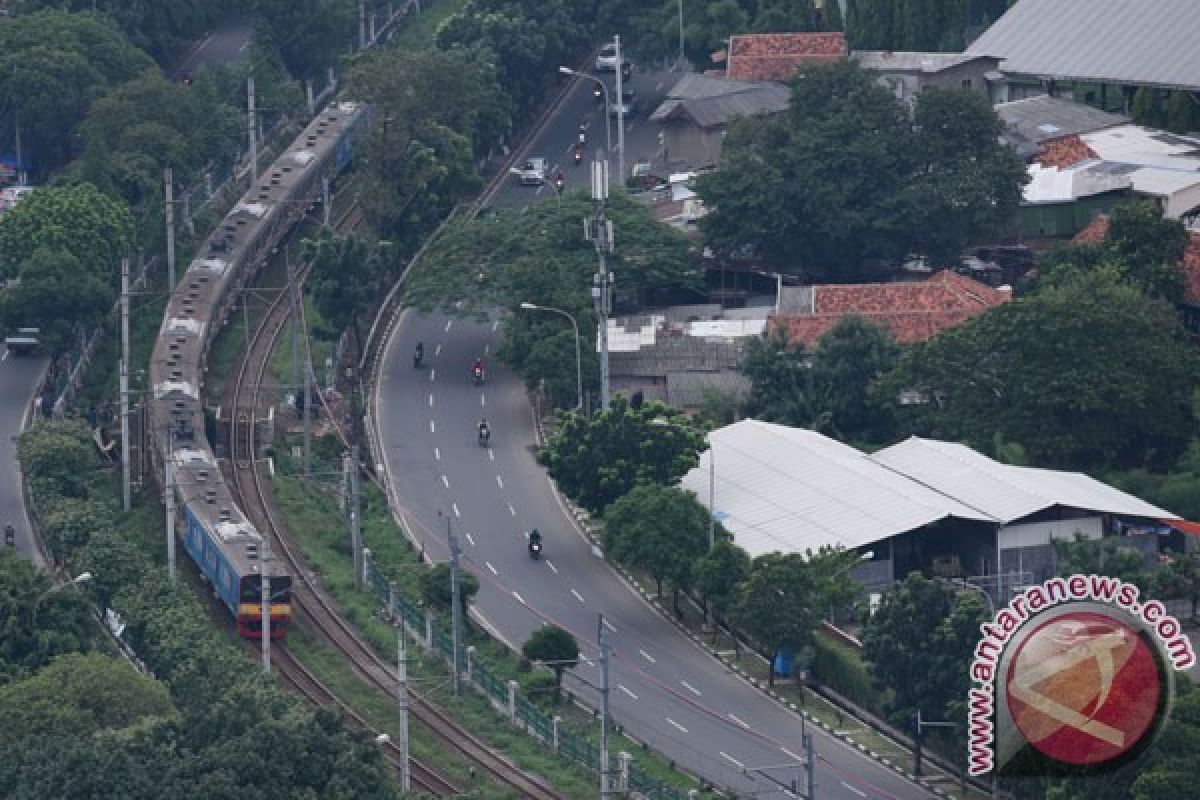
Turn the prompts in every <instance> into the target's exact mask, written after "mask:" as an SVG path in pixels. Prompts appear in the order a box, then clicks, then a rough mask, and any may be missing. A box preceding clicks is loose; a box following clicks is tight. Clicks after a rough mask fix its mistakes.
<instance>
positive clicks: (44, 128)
mask: <svg viewBox="0 0 1200 800" xmlns="http://www.w3.org/2000/svg"><path fill="white" fill-rule="evenodd" d="M151 66H153V62H151V60H150V59H149V57H147V56H146V54H145V53H142V52H141V51H139V50H138V49H137V48H136V47H134V46H133V45H132V44H130V43H129V40H127V39H126V38H125V37H124V35H122V33H121V32H120V31H119V30H117V28H116V27H115V26H114V25H113V24H112V23H111V22H110V21H109V20H107V19H105V18H103V17H101V16H98V15H93V14H68V13H66V12H63V11H58V10H53V11H41V12H38V13H34V14H20V15H15V16H13V17H11V18H9V19H6V20H5V21H4V25H2V26H0V97H3V98H6V102H5V103H4V105H3V106H2V107H0V131H2V132H3V135H4V138H5V140H6V141H13V140H14V139H15V129H16V126H17V124H18V123H19V124H20V127H21V142H22V145H23V147H24V153H23V158H24V166H25V168H26V169H29V167H30V164H32V165H33V167H34V170H33V171H35V172H48V171H50V170H52V169H54V168H56V167H58V166H61V165H62V164H64V163H66V162H67V161H68V160H70V158H71V157H72V155H73V152H72V151H73V149H74V148H75V146H76V141H75V139H74V135H75V132H76V127H77V126H78V124H79V123H80V122H81V121H82V120H83V117H84V115H85V114H86V113H87V110H88V106H89V104H90V103H91V101H92V100H93V99H94V98H95V97H96V96H98V95H99V94H101V93H102V92H103V91H104V89H105V88H107V87H109V86H114V85H116V84H118V83H121V82H123V81H126V80H129V79H130V78H132V77H134V76H135V75H137V74H139V73H140V72H141V71H142V70H144V69H147V68H149V67H151ZM5 252H6V253H7V252H8V251H7V249H5Z"/></svg>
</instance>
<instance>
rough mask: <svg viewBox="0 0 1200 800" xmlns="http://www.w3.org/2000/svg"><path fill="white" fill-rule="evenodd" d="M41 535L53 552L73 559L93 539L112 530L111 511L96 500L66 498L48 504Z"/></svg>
mask: <svg viewBox="0 0 1200 800" xmlns="http://www.w3.org/2000/svg"><path fill="white" fill-rule="evenodd" d="M39 522H40V527H41V534H42V536H43V537H44V538H45V540H46V542H47V544H48V545H49V546H50V550H51V552H54V553H61V554H65V555H71V556H74V555H75V554H76V553H78V552H80V551H81V550H83V548H84V547H86V546H87V544H88V542H89V540H90V539H91V537H92V535H93V534H95V533H97V532H100V531H108V530H112V529H113V526H114V524H115V520H114V518H113V513H112V509H110V508H109V507H108V506H107V505H105V504H104V503H101V502H98V501H96V500H94V499H90V498H89V499H84V500H80V499H76V498H72V497H63V498H61V499H60V500H59V501H58V502H57V503H53V504H47V507H46V508H45V509H44V510H43V512H42V514H41V515H40V520H39Z"/></svg>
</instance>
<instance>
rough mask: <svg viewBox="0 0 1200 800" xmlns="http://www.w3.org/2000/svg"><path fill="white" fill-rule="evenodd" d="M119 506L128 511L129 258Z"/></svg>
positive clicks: (124, 275) (124, 272)
mask: <svg viewBox="0 0 1200 800" xmlns="http://www.w3.org/2000/svg"><path fill="white" fill-rule="evenodd" d="M120 383H121V385H120V392H121V508H122V509H124V510H125V511H129V510H130V509H131V508H132V498H131V497H130V489H129V259H128V258H122V259H121V375H120Z"/></svg>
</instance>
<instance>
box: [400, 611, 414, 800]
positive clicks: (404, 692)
mask: <svg viewBox="0 0 1200 800" xmlns="http://www.w3.org/2000/svg"><path fill="white" fill-rule="evenodd" d="M406 648H407V642H406V641H405V636H404V622H403V621H401V622H400V624H399V625H397V626H396V680H397V682H398V683H399V688H398V689H397V703H398V705H399V707H400V741H399V742H397V743H396V744H397V746H398V747H399V748H400V791H401V793H403V794H408V792H409V790H410V788H411V784H410V781H411V779H410V777H409V768H408V653H407V649H406Z"/></svg>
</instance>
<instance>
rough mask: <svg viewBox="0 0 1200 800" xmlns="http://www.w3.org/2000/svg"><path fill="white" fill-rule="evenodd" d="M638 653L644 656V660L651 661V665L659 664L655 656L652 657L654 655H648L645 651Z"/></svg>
mask: <svg viewBox="0 0 1200 800" xmlns="http://www.w3.org/2000/svg"><path fill="white" fill-rule="evenodd" d="M638 652H639V653H641V654H642V658H644V659H646V660H647V661H649V662H650V663H651V664H657V663H658V659H656V658H655V657H654V656H652V655H650V654H649V653H647V652H646V651H645V650H638Z"/></svg>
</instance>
